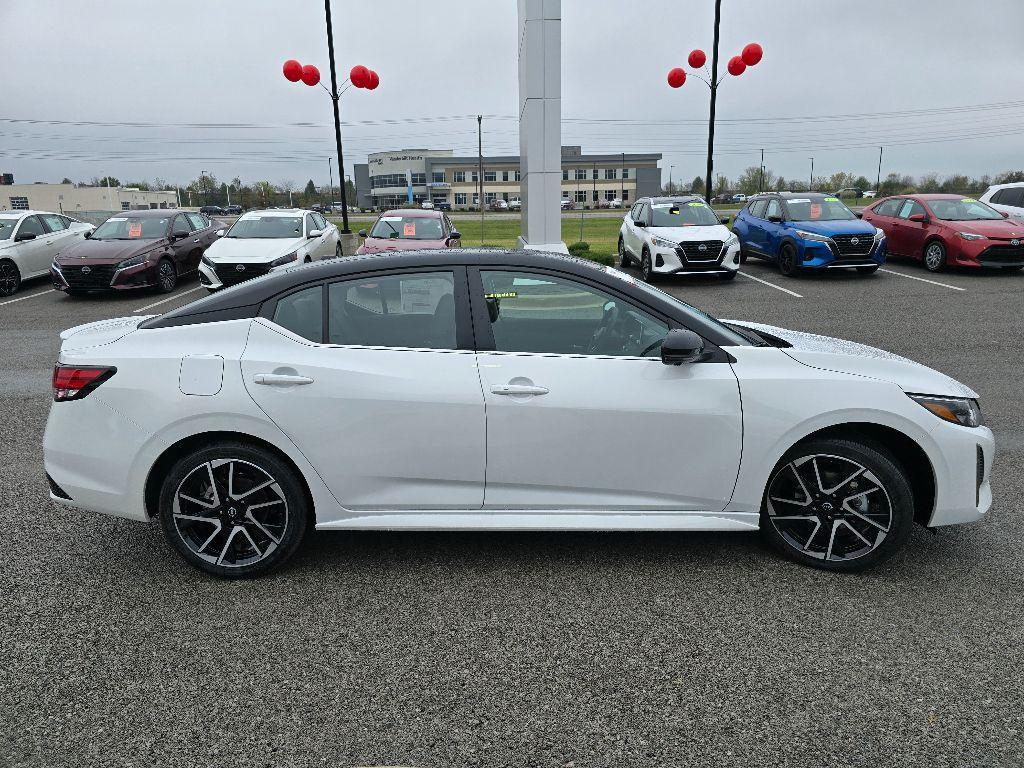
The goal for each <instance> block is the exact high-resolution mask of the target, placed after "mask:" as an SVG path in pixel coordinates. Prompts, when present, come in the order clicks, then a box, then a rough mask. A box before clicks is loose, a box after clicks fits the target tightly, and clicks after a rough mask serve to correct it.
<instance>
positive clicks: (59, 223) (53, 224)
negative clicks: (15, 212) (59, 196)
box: [41, 213, 67, 232]
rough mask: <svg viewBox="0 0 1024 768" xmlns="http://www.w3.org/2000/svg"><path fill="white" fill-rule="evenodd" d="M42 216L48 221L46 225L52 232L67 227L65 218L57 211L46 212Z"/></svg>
mask: <svg viewBox="0 0 1024 768" xmlns="http://www.w3.org/2000/svg"><path fill="white" fill-rule="evenodd" d="M41 218H42V220H43V221H45V222H46V226H48V227H49V228H50V231H51V232H61V231H63V230H64V229H66V228H67V225H66V224H65V223H64V218H63V217H62V216H58V215H57V214H55V213H44V214H42V215H41Z"/></svg>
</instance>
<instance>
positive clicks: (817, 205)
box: [786, 197, 857, 221]
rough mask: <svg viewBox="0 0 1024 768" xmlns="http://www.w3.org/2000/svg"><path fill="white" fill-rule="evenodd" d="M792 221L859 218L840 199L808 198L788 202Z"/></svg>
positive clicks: (787, 210)
mask: <svg viewBox="0 0 1024 768" xmlns="http://www.w3.org/2000/svg"><path fill="white" fill-rule="evenodd" d="M786 215H787V216H788V217H789V219H790V220H791V221H852V220H853V219H856V218H857V216H856V215H855V214H854V212H853V211H851V210H850V209H849V208H847V207H846V203H844V202H843V201H842V200H840V199H839V198H838V197H808V198H791V199H789V200H786Z"/></svg>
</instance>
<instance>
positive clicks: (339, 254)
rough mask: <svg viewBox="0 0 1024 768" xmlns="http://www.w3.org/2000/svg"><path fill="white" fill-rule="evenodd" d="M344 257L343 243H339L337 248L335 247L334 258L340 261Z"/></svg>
mask: <svg viewBox="0 0 1024 768" xmlns="http://www.w3.org/2000/svg"><path fill="white" fill-rule="evenodd" d="M344 255H345V254H343V253H342V252H341V243H338V244H337V245H336V246H334V258H336V259H340V258H341V257H342V256H344Z"/></svg>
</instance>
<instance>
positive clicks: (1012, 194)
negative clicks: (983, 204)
mask: <svg viewBox="0 0 1024 768" xmlns="http://www.w3.org/2000/svg"><path fill="white" fill-rule="evenodd" d="M992 202H993V203H996V204H998V205H1012V206H1014V207H1015V208H1024V187H1016V188H1011V189H1000V190H999V191H998V192H996V193H995V194H994V195H992Z"/></svg>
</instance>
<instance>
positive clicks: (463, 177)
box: [453, 171, 466, 184]
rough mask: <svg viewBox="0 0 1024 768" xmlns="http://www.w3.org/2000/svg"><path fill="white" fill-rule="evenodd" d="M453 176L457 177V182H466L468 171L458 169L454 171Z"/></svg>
mask: <svg viewBox="0 0 1024 768" xmlns="http://www.w3.org/2000/svg"><path fill="white" fill-rule="evenodd" d="M453 177H454V179H455V183H456V184H465V183H466V172H465V171H456V172H455V173H454V175H453Z"/></svg>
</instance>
